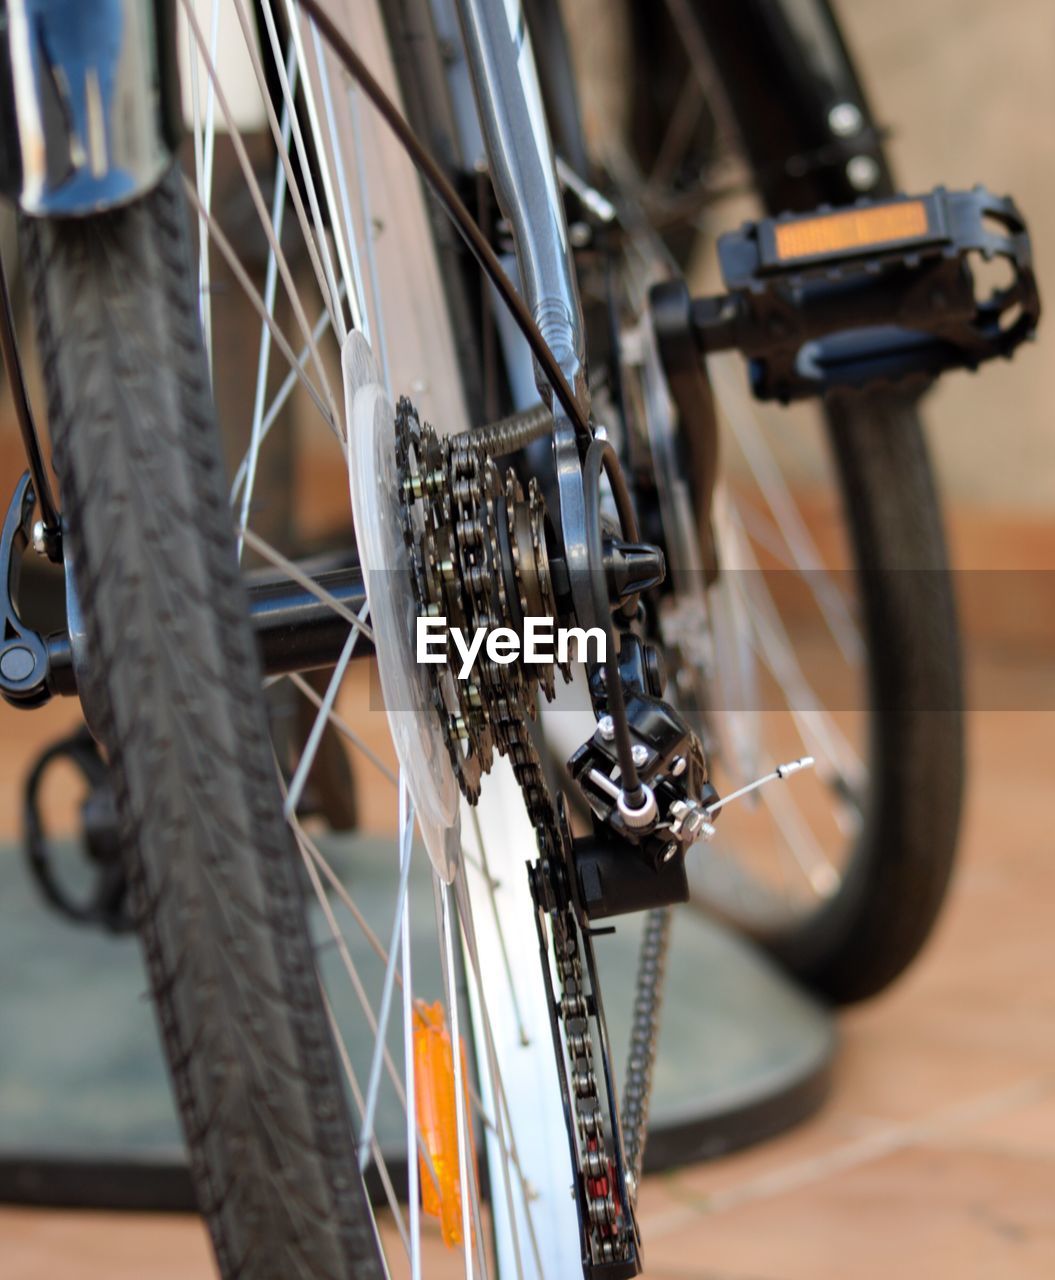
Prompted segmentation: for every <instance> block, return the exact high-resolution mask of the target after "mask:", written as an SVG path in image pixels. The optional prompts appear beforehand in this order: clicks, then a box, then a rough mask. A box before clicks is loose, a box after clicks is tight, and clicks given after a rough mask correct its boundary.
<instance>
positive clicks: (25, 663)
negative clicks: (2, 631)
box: [0, 645, 36, 684]
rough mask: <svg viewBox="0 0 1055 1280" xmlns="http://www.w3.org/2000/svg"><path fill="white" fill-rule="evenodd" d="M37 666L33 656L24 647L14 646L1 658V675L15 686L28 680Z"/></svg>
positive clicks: (6, 650) (5, 651)
mask: <svg viewBox="0 0 1055 1280" xmlns="http://www.w3.org/2000/svg"><path fill="white" fill-rule="evenodd" d="M35 666H36V663H35V661H34V658H33V654H32V653H31V652H30V651H29V650H28V649H25V648H23V647H22V645H12V646H11V648H10V649H5V650H4V652H3V655H2V656H0V675H3V677H4V679H5V680H10V681H11V682H12V683H13V684H18V683H20V682H21V681H23V680H28V679H29V677H30V676H31V675H32V674H33V668H34V667H35Z"/></svg>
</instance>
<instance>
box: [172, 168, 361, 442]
mask: <svg viewBox="0 0 1055 1280" xmlns="http://www.w3.org/2000/svg"><path fill="white" fill-rule="evenodd" d="M183 186H184V190H185V191H186V193H187V196H188V198H189V199H190V202H191V204H192V205H194V207H195V209H197V211H198V214H199V216H200V217H203V218H204V219H205V221H206V223H207V225H208V227H209V233H210V235H211V236H212V238H213V240H215V241H216V245H217V247H218V248H219V250H220V252H221V253H222V254H223V256H224V258H225V259H226V261H227V265H228V266H229V267H230V268H231V271H232V273H233V274H234V277H235V279H236V280H237V281H238V283H239V284H240V285H241V286H242V289H243V291H244V293H245V295H246V297H247V298H248V299H249V301H250V302H251V303H252V304H253V307H254V309H255V310H256V313H257V315H259V316H260V318H261V320H263V322H264V323H265V324H266V325H267V327H268V328H269V329H270V331H271V336H272V337H273V338H274V340H275V345H276V346H277V347H278V349H279V350H280V351H281V352H282V354H283V355H284V356H285V357H286V359H287V361H288V362H289V366H290V368H291V369H292V370H294V371H295V372H296V374H297V376H298V377H299V378H300V381H301V382H302V383H303V384H304V387H305V389H306V390H307V392H308V394H309V395H310V396H311V398H312V400H314V402H315V405H316V407H317V408H318V410H319V413H321V414H322V417H323V420H324V421H325V422H326V423H328V425H329V426H330V428H331V429H332V430H333V431H334V433H335V434H340V430H341V429H340V427H339V425H338V424H339V422H340V418H339V417H338V416H337V410H336V406H335V405H334V403H333V394H332V392H331V391H330V388H329V383H328V382H326V381H325V374H324V375H323V379H324V383H323V390H324V391H325V393H326V394H327V395H328V396H329V399H330V405H329V407H328V406H327V405H326V403H325V402H324V401H323V398H322V393H320V392H319V391H318V390H317V388H316V386H315V384H314V383H313V382H312V380H311V379H310V378H309V377H308V375H307V373H305V371H304V363H303V362H300V361H298V360H297V357H296V356H295V355H294V354H293V349H292V347H290V345H289V343H288V342H287V341H286V336H285V334H284V333H283V332H282V330H281V329H279V327H278V325H277V324H276V323H275V321H274V319H273V318H272V317H271V316H270V315H269V314H268V310H267V307H266V306H265V305H264V300H263V298H261V296H260V294H259V293H258V291H257V289H256V287H255V286H254V285H253V282H252V281H251V280H250V279H249V273H248V272H247V271H246V269H245V267H243V266H242V264H241V262H240V261H239V259H238V255H237V254H236V253H235V251H234V249H233V248H232V247H231V243H230V241H229V240H228V239H227V237H226V236H225V235H224V233H223V232H222V231H221V230H220V224H219V223H218V222H217V221H216V219H215V218H214V217H213V216H212V214H211V213H206V212H205V206H204V205H203V204H202V202H201V200H199V198H198V193H197V191H195V189H194V184H193V183H192V182H191V181H189V179H187V178H184V180H183ZM308 347H309V351H310V352H311V355H312V360H313V362H316V363H318V347H316V346H315V342H314V339H312V340H311V341H310V342H309V343H308ZM320 367H321V366H320Z"/></svg>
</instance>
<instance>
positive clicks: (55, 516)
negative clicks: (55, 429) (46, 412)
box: [0, 261, 62, 564]
mask: <svg viewBox="0 0 1055 1280" xmlns="http://www.w3.org/2000/svg"><path fill="white" fill-rule="evenodd" d="M0 354H2V355H3V360H4V368H5V369H6V370H7V381H8V385H9V386H10V388H11V400H12V402H13V404H14V406H15V417H16V418H17V419H18V430H19V433H20V434H21V436H22V446H23V448H24V449H25V451H26V463H27V465H28V466H29V474H30V476H31V477H32V480H33V492H34V493H35V494H36V496H37V501H38V502H39V503H40V516H41V519H42V521H43V522H44V541H45V545H46V547H47V552H48V559H49V560H53V561H54V562H55V563H56V564H58V563H60V562H61V561H62V522H61V517H60V515H59V509H58V507H57V506H56V504H55V497H54V495H53V493H52V489H51V480H50V478H49V476H48V468H47V463H46V462H45V461H44V454H43V451H42V450H41V447H40V436H39V435H38V433H37V424H36V421H35V419H34V417H33V407H32V405H30V403H29V393H28V391H27V390H26V378H25V372H24V370H23V368H22V357H21V355H20V354H19V350H18V336H17V334H16V332H15V318H14V312H13V311H12V309H11V293H10V290H9V289H8V287H7V272H6V271H5V270H4V264H3V262H2V261H0Z"/></svg>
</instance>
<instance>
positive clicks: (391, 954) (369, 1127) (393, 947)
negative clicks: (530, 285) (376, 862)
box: [359, 799, 414, 1173]
mask: <svg viewBox="0 0 1055 1280" xmlns="http://www.w3.org/2000/svg"><path fill="white" fill-rule="evenodd" d="M401 826H402V830H401V831H400V840H399V894H398V897H397V899H396V913H395V916H394V918H393V920H392V939H391V942H390V944H389V949H388V963H387V964H386V965H385V981H384V986H383V987H382V990H381V1008H380V1011H379V1014H378V1023H379V1031H378V1036H377V1039H376V1040H375V1042H374V1053H373V1057H372V1059H371V1061H370V1075H369V1077H368V1078H367V1085H366V1109H365V1111H364V1114H363V1127H362V1130H361V1131H360V1135H359V1168H360V1170H361V1171H362V1172H364V1173H365V1172H366V1166H367V1163H368V1162H369V1158H370V1143H371V1141H372V1138H373V1133H374V1113H375V1109H376V1107H377V1095H378V1091H379V1089H380V1087H381V1066H382V1061H381V1056H382V1052H381V1051H382V1049H383V1047H384V1045H385V1043H386V1040H387V1037H388V1016H389V1013H390V1012H391V1009H392V989H393V986H394V984H395V977H396V956H397V954H398V950H397V948H398V945H399V933H400V930H401V929H402V927H403V913H404V911H405V909H406V901H407V887H408V885H409V883H410V857H411V852H412V849H413V844H414V805H413V802H412V801H410V800H409V799H408V801H407V821H406V822H405V823H402V824H401Z"/></svg>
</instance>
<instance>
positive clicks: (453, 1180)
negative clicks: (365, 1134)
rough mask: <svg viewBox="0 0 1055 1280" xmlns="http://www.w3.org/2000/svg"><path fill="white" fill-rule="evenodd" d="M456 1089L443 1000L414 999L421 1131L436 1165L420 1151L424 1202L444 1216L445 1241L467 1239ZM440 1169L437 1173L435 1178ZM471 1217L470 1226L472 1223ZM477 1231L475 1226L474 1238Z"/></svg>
mask: <svg viewBox="0 0 1055 1280" xmlns="http://www.w3.org/2000/svg"><path fill="white" fill-rule="evenodd" d="M460 1052H461V1056H462V1090H463V1093H464V1095H465V1117H466V1121H467V1123H468V1127H469V1159H470V1160H471V1161H472V1166H471V1171H470V1172H471V1175H472V1178H473V1180H474V1182H475V1184H476V1185H477V1186H479V1176H478V1171H477V1167H476V1143H475V1141H474V1140H473V1135H472V1123H471V1120H470V1117H471V1112H470V1110H469V1090H468V1082H469V1073H468V1071H467V1069H466V1064H465V1045H464V1043H463V1044H461V1045H460ZM455 1097H456V1095H455V1091H454V1054H453V1053H452V1052H451V1037H450V1033H449V1032H448V1030H447V1026H446V1023H445V1021H444V1017H443V1005H442V1004H441V1003H440V1001H439V1000H437V1001H436V1002H435V1004H426V1003H425V1002H424V1001H423V1000H415V1002H414V1099H415V1101H416V1102H417V1109H418V1130H419V1132H420V1134H421V1139H422V1142H423V1143H424V1145H425V1150H426V1151H427V1152H428V1153H429V1159H430V1160H431V1161H432V1169H430V1168H429V1164H428V1161H427V1160H426V1159H425V1157H424V1155H423V1154H422V1153H421V1152H420V1151H419V1152H418V1171H419V1175H420V1178H421V1207H422V1209H423V1211H424V1212H425V1213H427V1214H430V1215H431V1216H432V1217H434V1218H439V1220H440V1231H441V1233H442V1235H443V1243H444V1244H445V1245H449V1246H450V1245H459V1244H461V1243H462V1241H463V1239H464V1236H463V1235H462V1187H461V1171H460V1169H459V1165H458V1109H457V1105H456V1101H455ZM433 1171H435V1178H434V1177H433ZM471 1225H472V1224H471V1220H470V1226H471ZM475 1237H476V1231H475V1228H473V1242H474V1243H475Z"/></svg>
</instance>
